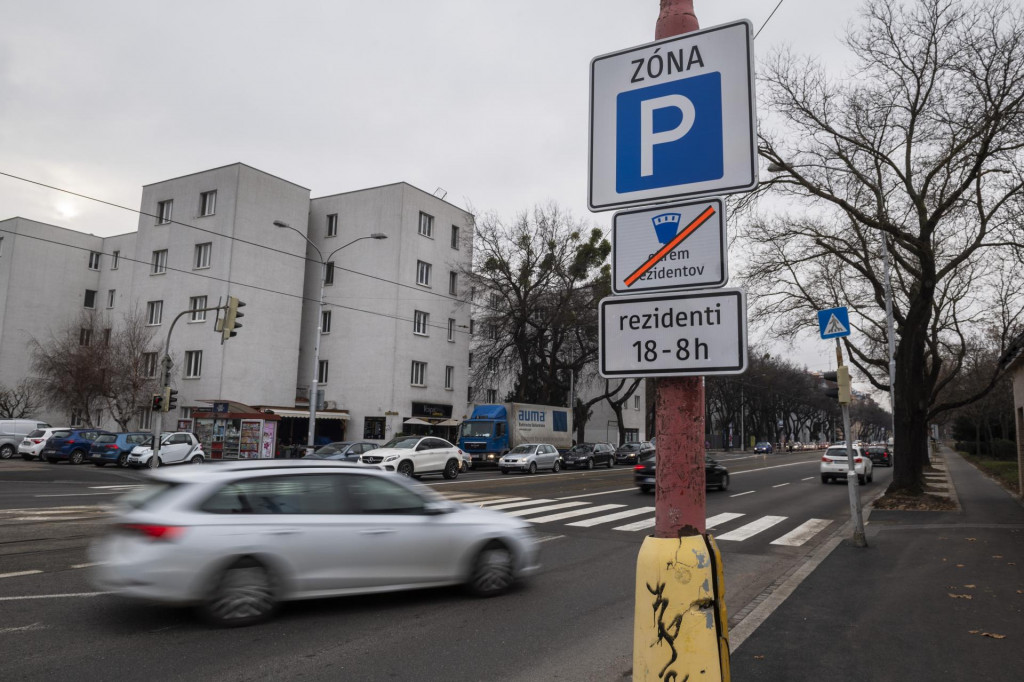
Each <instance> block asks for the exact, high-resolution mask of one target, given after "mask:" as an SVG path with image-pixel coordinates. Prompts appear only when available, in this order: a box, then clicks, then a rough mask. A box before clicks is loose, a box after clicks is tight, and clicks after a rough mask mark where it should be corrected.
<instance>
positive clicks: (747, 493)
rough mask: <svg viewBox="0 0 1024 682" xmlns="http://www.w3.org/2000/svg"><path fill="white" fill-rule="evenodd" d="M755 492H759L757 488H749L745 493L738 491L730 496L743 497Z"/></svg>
mask: <svg viewBox="0 0 1024 682" xmlns="http://www.w3.org/2000/svg"><path fill="white" fill-rule="evenodd" d="M755 492H757V491H756V490H748V491H747V492H745V493H736V494H735V495H730V496H729V497H743V496H744V495H752V494H754V493H755Z"/></svg>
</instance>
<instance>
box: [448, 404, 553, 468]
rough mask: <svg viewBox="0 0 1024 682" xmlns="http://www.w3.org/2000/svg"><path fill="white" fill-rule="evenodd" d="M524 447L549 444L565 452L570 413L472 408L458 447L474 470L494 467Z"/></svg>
mask: <svg viewBox="0 0 1024 682" xmlns="http://www.w3.org/2000/svg"><path fill="white" fill-rule="evenodd" d="M523 443H548V444H550V445H554V446H555V447H556V448H558V450H560V451H562V450H568V449H569V448H570V447H572V411H571V410H570V409H569V408H568V407H553V406H551V405H527V404H524V403H504V404H501V405H475V406H474V407H473V414H472V415H471V416H470V418H469V419H467V420H465V421H464V422H462V426H461V428H460V430H459V447H460V448H462V450H463V452H466V453H468V454H469V455H470V457H471V458H472V461H473V466H480V465H484V464H497V463H498V460H499V459H501V457H502V455H504V454H505V453H506V452H508V451H509V450H511V449H512V448H514V447H516V446H517V445H521V444H523Z"/></svg>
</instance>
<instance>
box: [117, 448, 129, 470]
mask: <svg viewBox="0 0 1024 682" xmlns="http://www.w3.org/2000/svg"><path fill="white" fill-rule="evenodd" d="M117 466H119V467H121V468H122V469H126V468H128V453H127V452H122V453H121V454H120V455H118V456H117Z"/></svg>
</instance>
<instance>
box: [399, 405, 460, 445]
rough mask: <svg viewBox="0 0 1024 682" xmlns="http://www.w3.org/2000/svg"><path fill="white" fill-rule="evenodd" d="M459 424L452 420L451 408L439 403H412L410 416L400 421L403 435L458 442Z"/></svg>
mask: <svg viewBox="0 0 1024 682" xmlns="http://www.w3.org/2000/svg"><path fill="white" fill-rule="evenodd" d="M458 426H459V422H458V421H456V420H455V419H452V406H451V405H444V404H440V403H417V402H414V403H412V414H411V415H410V416H408V417H405V418H403V419H402V431H403V433H407V434H411V435H416V436H437V437H439V438H444V439H445V440H447V441H448V442H450V443H456V442H458Z"/></svg>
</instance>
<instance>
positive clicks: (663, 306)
mask: <svg viewBox="0 0 1024 682" xmlns="http://www.w3.org/2000/svg"><path fill="white" fill-rule="evenodd" d="M598 312H599V316H600V324H601V330H600V331H601V333H600V337H599V358H600V362H599V363H598V369H599V371H600V374H601V376H603V377H606V378H611V377H620V376H627V377H659V376H700V375H708V374H742V373H743V372H744V371H746V368H747V298H746V294H745V293H744V292H743V290H742V289H716V290H714V291H700V292H691V293H680V294H660V295H650V296H611V297H608V298H605V299H603V300H602V301H601V303H600V304H599V308H598Z"/></svg>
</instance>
